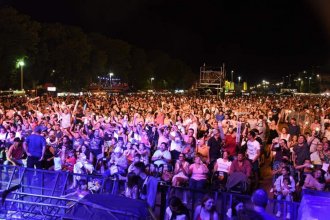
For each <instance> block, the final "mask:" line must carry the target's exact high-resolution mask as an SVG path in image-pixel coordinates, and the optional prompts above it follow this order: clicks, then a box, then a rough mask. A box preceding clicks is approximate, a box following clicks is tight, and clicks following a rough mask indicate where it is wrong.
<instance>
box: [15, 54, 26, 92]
mask: <svg viewBox="0 0 330 220" xmlns="http://www.w3.org/2000/svg"><path fill="white" fill-rule="evenodd" d="M24 65H25V63H24V59H19V60H17V64H16V66H17V68H21V90H22V91H23V90H24V88H23V87H24V86H23V74H24V73H23V66H24Z"/></svg>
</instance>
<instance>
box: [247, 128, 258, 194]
mask: <svg viewBox="0 0 330 220" xmlns="http://www.w3.org/2000/svg"><path fill="white" fill-rule="evenodd" d="M256 136H257V135H256V133H255V132H253V131H250V132H249V134H248V141H247V150H246V153H247V155H248V159H249V161H250V162H251V165H252V171H253V173H254V177H255V187H256V188H258V185H259V157H260V144H259V142H258V141H257V140H256Z"/></svg>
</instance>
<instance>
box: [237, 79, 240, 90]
mask: <svg viewBox="0 0 330 220" xmlns="http://www.w3.org/2000/svg"><path fill="white" fill-rule="evenodd" d="M237 79H238V88H239V89H240V86H241V77H240V76H239V77H237ZM240 90H241V89H240Z"/></svg>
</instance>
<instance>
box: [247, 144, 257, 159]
mask: <svg viewBox="0 0 330 220" xmlns="http://www.w3.org/2000/svg"><path fill="white" fill-rule="evenodd" d="M258 150H259V151H260V144H259V142H258V141H256V140H254V141H248V142H247V154H248V158H249V159H250V160H253V159H254V158H255V157H256V156H257V154H258Z"/></svg>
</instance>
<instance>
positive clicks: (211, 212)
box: [201, 194, 216, 220]
mask: <svg viewBox="0 0 330 220" xmlns="http://www.w3.org/2000/svg"><path fill="white" fill-rule="evenodd" d="M209 199H212V200H213V201H214V198H213V197H212V196H211V195H209V194H206V195H205V196H204V197H203V199H202V201H201V208H205V203H206V202H207V200H209ZM214 212H216V210H215V206H212V208H211V210H210V220H213V214H214Z"/></svg>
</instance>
